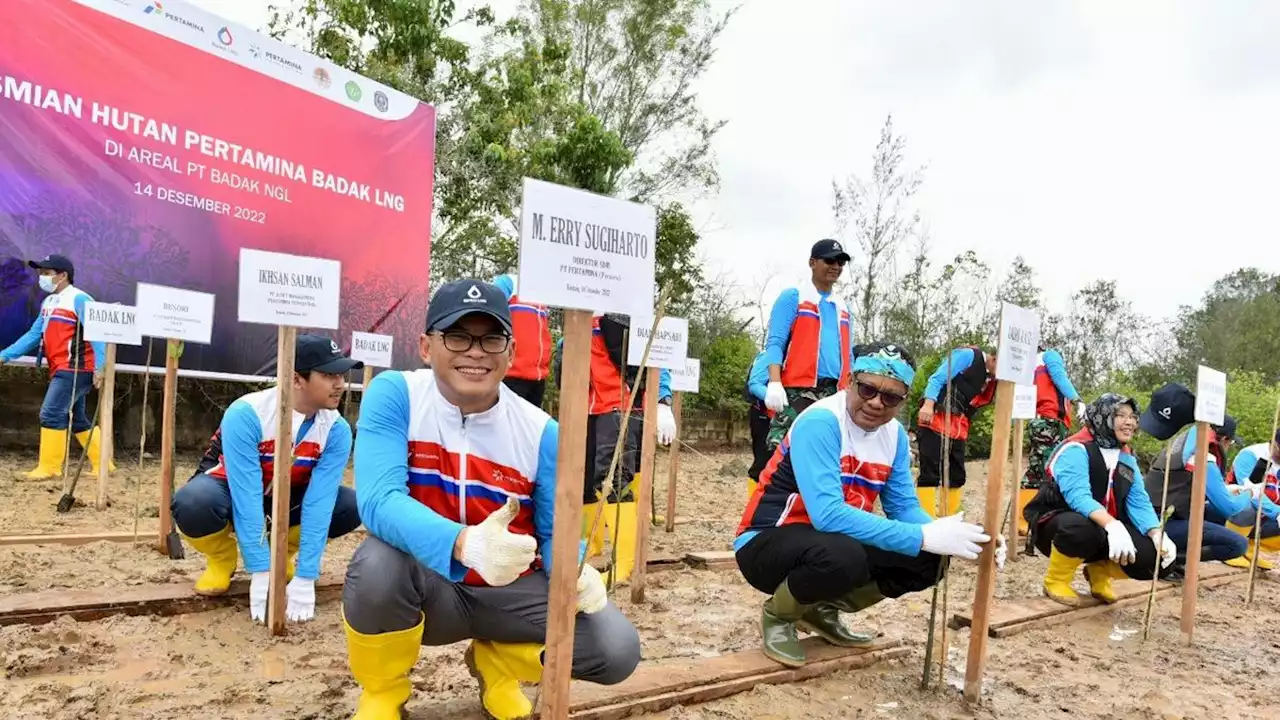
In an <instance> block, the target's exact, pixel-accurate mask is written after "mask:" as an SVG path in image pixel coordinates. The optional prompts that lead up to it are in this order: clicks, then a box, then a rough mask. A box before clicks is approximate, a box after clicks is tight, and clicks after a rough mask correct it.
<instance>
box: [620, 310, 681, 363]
mask: <svg viewBox="0 0 1280 720" xmlns="http://www.w3.org/2000/svg"><path fill="white" fill-rule="evenodd" d="M651 330H653V315H652V314H650V315H649V316H648V317H645V316H643V315H633V316H631V335H630V337H628V338H627V364H628V365H631V366H633V367H640V363H641V361H643V360H644V346H645V344H646V343H648V342H649V332H650V331H651ZM688 354H689V321H688V320H686V319H684V318H678V317H670V316H668V317H664V318H662V322H660V323H658V332H657V333H656V334H655V335H654V336H653V346H652V347H650V348H649V367H658V368H666V369H668V370H675V369H676V368H683V367H684V361H685V356H687V355H688Z"/></svg>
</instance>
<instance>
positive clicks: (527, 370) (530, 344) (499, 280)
mask: <svg viewBox="0 0 1280 720" xmlns="http://www.w3.org/2000/svg"><path fill="white" fill-rule="evenodd" d="M519 282H520V281H519V279H518V278H517V277H516V276H515V275H511V274H507V275H499V276H498V277H496V278H494V279H493V284H494V285H497V286H498V287H499V288H501V289H502V292H503V293H504V294H505V295H506V296H507V303H508V307H509V308H510V309H511V331H512V334H513V335H514V336H515V347H514V349H513V356H512V358H511V367H509V368H507V377H509V378H516V379H518V380H546V379H547V375H548V374H550V372H551V322H550V319H549V313H548V310H547V306H546V305H539V304H537V303H531V302H526V301H524V300H521V299H520V295H519V290H518V288H519Z"/></svg>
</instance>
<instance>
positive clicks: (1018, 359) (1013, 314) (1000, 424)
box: [964, 303, 1040, 704]
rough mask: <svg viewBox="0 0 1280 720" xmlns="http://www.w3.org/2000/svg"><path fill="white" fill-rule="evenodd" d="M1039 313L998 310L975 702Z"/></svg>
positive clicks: (971, 662)
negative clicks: (1021, 393)
mask: <svg viewBox="0 0 1280 720" xmlns="http://www.w3.org/2000/svg"><path fill="white" fill-rule="evenodd" d="M1039 341H1040V318H1039V317H1037V316H1036V314H1035V313H1034V312H1032V311H1030V310H1027V309H1025V308H1020V307H1018V306H1016V305H1010V304H1009V303H1004V304H1003V307H1002V308H1001V312H1000V343H999V349H998V351H997V356H998V359H997V361H996V403H995V404H996V407H995V413H996V416H995V424H994V426H993V428H992V438H991V462H990V465H988V467H987V478H988V480H987V505H986V513H985V514H984V515H983V524H984V525H985V528H984V529H985V532H986V534H987V535H988V536H990V537H991V542H988V543H987V544H986V545H985V546H984V547H983V548H982V554H981V555H980V556H979V557H978V582H977V586H976V588H975V589H974V593H973V621H972V626H971V629H970V631H969V655H968V658H967V660H966V662H965V669H964V697H965V700H966V701H967V702H969V703H971V704H976V703H977V702H978V701H979V700H980V699H981V696H982V676H983V673H984V671H985V669H986V664H987V639H988V637H987V631H988V629H989V628H990V625H991V604H992V600H993V599H994V598H995V591H996V554H995V551H996V538H997V536H998V535H999V534H1000V520H1001V518H1002V512H1001V511H1002V508H1001V507H1000V505H1001V502H1000V500H1001V497H1000V496H1001V495H1002V494H1003V491H1004V483H1003V482H1002V480H1003V478H1004V466H1005V462H1006V461H1007V460H1008V459H1009V425H1010V423H1011V421H1012V419H1013V395H1014V385H1015V383H1018V384H1024V385H1029V384H1031V383H1032V382H1033V380H1034V373H1035V363H1036V346H1037V344H1038V343H1039Z"/></svg>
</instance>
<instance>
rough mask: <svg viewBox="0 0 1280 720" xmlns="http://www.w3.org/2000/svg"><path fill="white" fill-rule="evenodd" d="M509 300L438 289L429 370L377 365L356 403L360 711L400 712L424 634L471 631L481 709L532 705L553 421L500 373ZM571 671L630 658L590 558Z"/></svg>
mask: <svg viewBox="0 0 1280 720" xmlns="http://www.w3.org/2000/svg"><path fill="white" fill-rule="evenodd" d="M511 330H512V328H511V313H510V310H509V307H508V303H507V298H506V296H505V295H504V294H503V292H502V291H501V290H500V289H498V288H497V287H495V286H493V285H490V284H489V283H486V282H483V281H481V280H460V281H457V282H452V283H449V284H447V285H445V286H443V287H441V288H440V289H439V290H437V291H436V293H435V295H434V296H433V297H432V298H431V303H430V305H429V306H428V308H427V326H426V333H424V334H423V336H422V338H421V340H420V341H419V353H420V354H421V356H422V358H423V360H424V361H428V360H429V361H430V365H431V369H430V370H417V371H413V372H397V371H390V372H384V373H382V374H380V375H378V376H377V377H376V378H374V380H373V382H372V383H370V384H369V389H368V391H367V393H366V395H365V399H364V402H363V404H362V405H361V408H360V421H359V430H360V432H359V433H357V438H356V454H355V455H356V470H355V474H356V499H357V502H358V503H359V506H360V517H361V518H362V519H363V520H364V524H365V527H366V528H368V530H369V537H368V539H366V540H365V541H364V542H363V543H361V545H360V547H359V548H358V549H357V550H356V552H355V555H354V556H353V557H352V559H351V563H350V565H348V567H347V577H346V581H345V583H344V584H343V588H342V611H343V621H344V626H345V630H346V636H347V657H348V662H349V664H350V666H351V673H352V675H353V676H354V677H355V680H356V682H357V683H358V684H359V685H360V687H361V695H360V700H359V704H358V706H357V709H356V717H358V718H362V719H363V720H381V719H383V718H386V719H388V720H391V719H393V718H399V717H400V712H401V709H402V708H403V707H404V704H405V702H406V701H407V700H408V699H409V695H410V693H411V692H412V685H411V683H410V681H409V672H410V671H411V670H412V669H413V666H414V664H415V663H416V662H417V659H418V651H419V648H420V647H421V646H422V645H424V644H425V645H448V644H451V643H455V642H458V641H460V640H467V639H470V640H471V644H470V645H469V646H468V648H467V652H466V663H467V668H468V670H470V672H471V674H472V676H473V677H475V678H476V680H477V681H478V683H479V686H480V701H481V704H482V706H483V708H484V712H485V714H486V715H487V716H488V717H492V718H500V719H502V720H507V719H509V718H523V717H528V716H529V715H530V714H531V713H532V712H533V708H532V704H531V703H530V702H529V699H528V698H527V697H526V696H525V695H524V693H523V692H522V691H521V689H520V683H522V682H524V683H537V682H539V681H540V680H541V678H542V657H543V652H542V651H543V645H544V643H545V642H546V639H545V636H546V619H547V600H548V594H549V586H548V581H549V576H550V572H551V563H552V553H551V532H552V527H553V526H554V522H555V487H556V453H557V445H558V441H559V429H558V426H557V424H556V421H555V420H553V419H551V417H550V416H548V415H547V414H546V413H545V412H543V411H542V409H541V408H538V407H536V406H534V405H532V404H530V403H528V402H525V401H524V400H522V399H521V398H519V397H518V396H517V395H516V394H515V393H514V392H513V391H512V390H511V389H510V388H508V387H507V386H505V385H504V384H503V383H502V380H503V378H504V377H505V376H506V373H507V369H508V367H509V365H510V363H511V355H512V347H511V345H512V342H511V341H512V337H511ZM577 590H578V602H577V609H578V612H579V615H578V618H577V622H576V623H575V625H574V633H575V636H574V641H573V643H574V652H573V676H574V677H575V678H579V679H583V680H587V681H590V682H596V683H602V684H612V683H617V682H621V681H622V680H624V679H625V678H627V677H628V676H629V675H630V674H631V673H632V671H633V670H634V669H635V667H636V664H637V663H639V661H640V638H639V635H638V633H637V632H636V630H635V628H634V627H633V626H632V625H631V623H630V622H628V621H627V619H626V618H625V617H624V616H623V615H622V613H621V611H619V610H618V609H617V608H616V607H615V606H613V605H612V604H611V603H609V601H608V596H607V594H606V592H605V586H604V581H603V580H602V579H601V577H600V573H598V572H597V571H596V570H595V569H594V568H592V567H591V566H590V565H586V566H585V567H584V568H583V570H582V574H581V575H579V577H578V582H577Z"/></svg>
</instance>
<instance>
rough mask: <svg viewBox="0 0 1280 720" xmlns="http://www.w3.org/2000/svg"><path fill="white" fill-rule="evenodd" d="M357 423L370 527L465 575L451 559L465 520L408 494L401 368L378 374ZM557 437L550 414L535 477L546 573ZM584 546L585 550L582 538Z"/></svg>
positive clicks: (435, 566)
mask: <svg viewBox="0 0 1280 720" xmlns="http://www.w3.org/2000/svg"><path fill="white" fill-rule="evenodd" d="M356 427H357V428H358V429H359V432H358V433H357V434H356V463H355V472H356V505H357V507H358V509H359V511H360V519H361V520H362V521H363V522H364V525H365V527H366V528H368V529H369V532H370V533H372V534H373V535H374V536H375V537H377V538H379V539H381V540H382V541H383V542H386V543H388V544H390V545H391V546H392V547H395V548H398V549H400V550H402V551H404V552H406V553H408V554H410V555H412V556H413V557H414V558H416V559H417V560H418V562H420V563H422V564H423V565H425V566H426V567H428V568H431V569H432V570H434V571H436V572H437V573H440V574H441V575H442V576H444V577H447V578H449V579H450V580H451V581H453V582H458V581H460V580H462V578H463V576H465V575H466V574H467V568H466V566H464V565H463V564H462V563H460V562H458V561H457V560H456V559H454V557H453V546H454V544H455V543H456V542H457V540H458V535H459V534H460V533H461V532H462V530H463V528H464V527H466V526H464V525H462V524H461V523H458V522H455V521H453V520H450V519H448V518H446V517H444V516H442V515H440V514H439V513H437V512H436V511H435V510H432V509H431V508H429V507H427V506H426V505H423V504H422V503H420V502H418V501H417V500H415V499H413V498H412V497H410V495H409V485H408V481H409V460H408V458H409V453H408V445H409V388H408V385H407V384H406V383H405V380H404V374H403V373H401V372H397V371H391V372H384V373H380V374H379V375H378V376H377V377H375V378H374V379H373V382H372V383H370V384H369V389H368V391H366V394H365V399H364V402H363V403H362V404H361V407H360V420H359V421H358V423H357V425H356ZM559 437H560V430H559V425H558V424H557V423H556V421H555V420H549V421H548V422H547V424H546V427H545V428H544V429H543V431H542V437H541V438H540V440H539V443H538V468H537V471H536V473H535V475H534V484H533V524H534V536H535V539H536V540H537V542H538V550H539V552H540V554H541V555H542V566H543V570H544V571H545V572H546V573H547V574H548V575H550V574H551V565H552V561H551V531H552V528H553V527H554V525H555V488H556V453H557V445H558V442H559ZM579 547H580V551H581V550H585V544H583V543H579Z"/></svg>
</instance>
